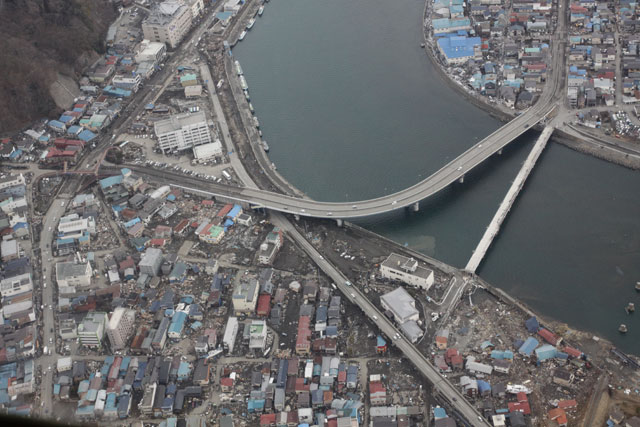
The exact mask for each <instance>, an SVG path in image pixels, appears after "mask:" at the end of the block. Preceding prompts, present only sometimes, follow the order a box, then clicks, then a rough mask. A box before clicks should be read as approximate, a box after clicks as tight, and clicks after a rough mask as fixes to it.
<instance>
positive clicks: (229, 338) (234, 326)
mask: <svg viewBox="0 0 640 427" xmlns="http://www.w3.org/2000/svg"><path fill="white" fill-rule="evenodd" d="M238 328H239V324H238V318H237V317H232V316H230V317H229V319H228V320H227V326H226V328H225V329H224V336H223V337H222V345H223V347H224V348H225V349H226V350H227V354H231V353H233V348H234V347H235V343H236V336H237V335H238Z"/></svg>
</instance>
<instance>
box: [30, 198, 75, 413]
mask: <svg viewBox="0 0 640 427" xmlns="http://www.w3.org/2000/svg"><path fill="white" fill-rule="evenodd" d="M68 202H69V201H68V200H66V199H62V198H59V199H55V200H54V201H53V202H52V203H51V206H50V207H49V210H48V211H47V213H46V215H44V217H43V222H42V232H41V233H40V255H41V260H42V283H41V289H42V305H43V306H44V309H43V310H42V313H43V314H42V325H41V327H42V337H43V338H42V346H48V347H49V348H50V349H51V354H50V355H45V354H43V355H42V356H40V357H39V358H38V359H37V361H36V363H37V365H39V366H40V367H41V368H42V383H41V388H40V402H41V405H42V406H41V415H43V416H51V415H52V414H51V411H52V410H53V376H54V375H55V367H56V361H57V360H58V353H57V352H56V321H55V314H56V313H55V310H56V308H57V303H56V302H55V301H54V292H53V283H52V281H51V280H49V279H50V278H51V277H53V274H54V273H53V272H54V269H55V260H54V259H53V255H52V253H51V241H52V240H53V236H54V235H55V233H56V232H57V226H58V220H59V219H60V216H62V215H63V214H64V210H65V207H66V205H67V203H68ZM45 283H46V288H45V287H44V286H45V285H44V284H45ZM49 367H51V369H49Z"/></svg>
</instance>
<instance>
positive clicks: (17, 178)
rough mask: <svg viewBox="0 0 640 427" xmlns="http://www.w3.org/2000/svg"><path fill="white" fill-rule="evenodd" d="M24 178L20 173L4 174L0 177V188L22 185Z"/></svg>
mask: <svg viewBox="0 0 640 427" xmlns="http://www.w3.org/2000/svg"><path fill="white" fill-rule="evenodd" d="M24 184H25V180H24V176H22V174H19V175H6V176H3V177H0V190H4V189H5V188H11V187H15V186H17V185H24Z"/></svg>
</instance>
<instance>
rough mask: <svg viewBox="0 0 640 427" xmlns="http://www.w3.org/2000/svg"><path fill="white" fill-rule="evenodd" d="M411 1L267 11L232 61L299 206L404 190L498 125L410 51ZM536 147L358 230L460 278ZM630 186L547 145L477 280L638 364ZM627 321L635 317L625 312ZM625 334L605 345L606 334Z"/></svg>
mask: <svg viewBox="0 0 640 427" xmlns="http://www.w3.org/2000/svg"><path fill="white" fill-rule="evenodd" d="M423 7H424V3H423V1H422V0H394V1H391V0H273V1H271V2H270V3H268V4H267V5H266V7H265V12H264V15H263V16H262V17H261V18H259V19H258V20H257V22H256V24H255V26H254V27H253V29H252V30H251V31H250V32H249V34H248V35H247V37H246V38H245V40H244V41H242V42H240V43H239V45H238V46H236V47H235V48H234V50H233V54H234V56H235V57H236V59H238V60H239V61H240V63H241V64H242V68H243V70H244V73H245V76H246V79H247V82H248V84H249V90H250V93H251V102H252V104H253V106H254V108H255V110H256V114H257V116H258V117H259V119H260V124H261V127H262V131H263V134H264V138H265V139H266V140H267V141H268V143H269V146H270V148H271V152H270V154H269V156H270V158H271V159H272V161H273V162H274V163H275V164H276V165H277V167H278V171H279V172H280V173H281V174H282V175H283V176H285V177H286V178H287V179H288V180H289V181H290V182H291V183H293V184H294V185H295V186H297V187H298V188H300V189H301V190H303V191H304V192H305V193H307V194H308V195H309V196H310V197H312V198H315V199H318V200H332V201H347V200H349V201H351V200H359V199H365V198H371V197H375V196H380V195H383V194H387V193H391V192H394V191H397V190H400V189H402V188H404V187H407V186H409V185H411V184H414V183H416V182H417V181H419V180H421V179H423V178H424V177H426V176H428V175H429V174H431V173H433V172H434V171H436V170H437V169H439V168H440V167H441V166H443V165H444V164H445V163H447V162H448V161H449V160H451V159H452V158H454V157H456V156H457V155H458V154H459V153H461V152H462V151H464V150H465V149H466V148H468V147H469V146H471V145H473V144H474V143H475V142H476V141H477V140H479V139H482V138H483V137H484V136H486V135H488V134H489V133H491V131H493V130H494V129H496V128H497V127H499V126H500V123H499V122H498V121H496V120H494V119H492V118H491V117H490V116H489V115H488V114H486V113H485V112H483V111H481V110H480V109H477V108H475V107H473V106H471V105H470V104H468V103H467V101H466V100H465V99H464V98H463V97H462V96H460V95H459V94H458V93H456V92H455V91H454V90H453V89H451V88H450V87H449V86H447V85H446V84H445V82H444V81H443V80H442V78H441V77H440V75H439V74H438V73H437V72H436V70H435V68H434V66H433V65H432V64H431V62H430V61H429V59H428V58H427V56H426V54H425V52H424V50H422V49H421V48H420V43H421V42H422V35H421V17H422V12H423ZM536 137H537V135H536V133H535V132H533V131H532V132H529V133H528V134H526V135H524V136H522V137H521V138H519V139H518V140H517V141H515V142H514V143H512V144H511V145H510V146H509V147H508V148H507V149H506V150H505V152H504V154H503V155H501V156H495V157H493V158H491V159H489V160H488V161H487V162H485V164H483V165H481V166H480V167H478V168H477V169H476V170H474V171H473V172H472V173H471V174H469V175H468V176H467V177H466V180H465V183H464V184H454V185H452V186H450V187H449V188H448V189H446V190H445V191H443V192H441V193H440V194H439V195H437V196H436V197H434V198H431V199H429V200H427V201H424V202H422V203H421V211H420V212H419V213H406V212H404V211H401V212H397V213H392V214H388V215H384V216H380V217H375V218H370V219H367V220H365V221H362V222H361V225H363V226H365V227H367V228H369V229H371V230H373V231H375V232H378V233H380V234H383V235H385V236H387V237H389V238H391V239H394V240H395V241H397V242H399V243H406V244H408V245H409V246H411V247H413V248H414V249H416V250H419V251H421V252H423V253H425V254H427V255H430V256H433V257H435V258H438V259H440V260H442V261H445V262H448V263H450V264H452V265H456V266H458V267H464V265H465V264H466V262H467V260H468V258H469V256H470V255H471V253H472V251H473V249H474V248H475V245H476V244H477V243H478V241H479V240H480V238H481V236H482V233H483V232H484V229H485V228H486V227H487V225H488V224H489V222H490V221H491V218H492V216H493V214H494V213H495V210H496V209H497V207H498V204H499V203H500V201H501V200H502V198H503V197H504V195H505V193H506V191H507V189H508V187H509V185H510V183H511V180H513V178H514V177H515V175H516V173H517V171H518V169H519V167H520V165H521V164H522V162H523V161H524V159H525V157H526V156H527V154H528V151H529V149H530V148H531V147H532V144H533V141H535V138H536ZM638 188H640V174H638V173H636V172H632V171H629V170H627V169H623V168H621V167H619V166H615V165H612V164H609V163H606V162H603V161H599V160H596V159H594V158H591V157H588V156H585V155H582V154H579V153H576V152H574V151H572V150H569V149H567V148H565V147H563V146H560V145H557V144H549V146H548V147H547V149H546V151H545V153H543V155H542V156H541V158H540V160H539V162H538V165H537V166H536V168H535V169H534V171H533V173H532V174H531V176H530V177H529V180H528V182H527V184H526V186H525V189H524V191H523V192H522V193H521V195H520V196H519V199H518V200H517V201H516V204H515V205H514V207H513V209H512V211H511V213H510V215H509V217H508V218H507V220H506V222H505V224H504V225H503V229H502V231H501V233H500V235H499V236H498V238H497V239H496V240H495V241H494V244H493V246H492V248H491V249H490V251H489V252H488V254H487V257H486V259H485V261H484V263H483V264H482V265H481V267H480V270H479V274H480V275H481V276H482V277H484V278H485V279H487V280H488V281H489V282H491V283H493V284H494V285H496V286H499V287H501V288H503V289H504V290H506V291H507V292H509V293H510V294H511V295H513V296H515V297H517V298H519V299H521V300H523V301H524V302H525V303H527V304H529V305H530V306H531V307H532V308H533V309H534V310H536V311H539V312H540V313H541V314H544V315H547V316H550V317H553V318H555V319H557V320H560V321H564V322H567V323H569V324H570V325H571V326H573V327H576V328H580V329H584V330H588V331H591V332H593V333H595V334H597V335H600V336H604V337H606V338H608V339H610V340H612V341H614V343H616V344H617V345H619V346H620V347H621V348H623V349H625V350H627V351H631V352H634V353H636V354H640V339H639V338H640V319H635V318H634V317H633V316H627V314H626V313H625V312H624V307H625V305H626V304H627V303H628V302H631V301H633V302H635V303H636V304H637V305H638V307H639V308H640V295H638V294H636V292H635V291H634V289H633V286H634V284H635V282H636V281H637V280H640V222H639V221H638V218H639V214H640V198H638V191H637V189H638ZM636 316H638V314H636ZM622 322H624V323H627V325H628V326H629V329H630V332H629V333H628V334H627V335H625V336H622V335H619V334H618V333H617V327H618V325H619V324H620V323H622Z"/></svg>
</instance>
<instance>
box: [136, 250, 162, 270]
mask: <svg viewBox="0 0 640 427" xmlns="http://www.w3.org/2000/svg"><path fill="white" fill-rule="evenodd" d="M162 261H163V257H162V251H161V250H160V249H157V248H147V250H146V251H145V252H144V255H142V259H141V260H140V263H139V264H138V269H139V270H140V274H148V275H149V276H153V277H155V276H157V275H158V274H159V272H160V267H161V266H162Z"/></svg>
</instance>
